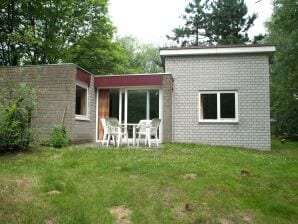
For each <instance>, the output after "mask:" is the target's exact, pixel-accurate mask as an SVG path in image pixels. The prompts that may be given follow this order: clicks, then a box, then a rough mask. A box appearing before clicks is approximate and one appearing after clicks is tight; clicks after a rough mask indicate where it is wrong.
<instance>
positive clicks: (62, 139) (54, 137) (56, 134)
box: [43, 125, 70, 148]
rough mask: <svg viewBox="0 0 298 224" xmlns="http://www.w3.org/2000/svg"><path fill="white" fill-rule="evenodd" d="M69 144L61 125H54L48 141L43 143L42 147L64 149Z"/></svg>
mask: <svg viewBox="0 0 298 224" xmlns="http://www.w3.org/2000/svg"><path fill="white" fill-rule="evenodd" d="M69 144H70V139H69V138H68V136H67V134H66V130H65V127H64V126H63V125H56V126H55V127H54V129H53V131H52V134H51V137H50V139H49V140H47V141H46V142H44V143H43V145H46V146H53V147H55V148H62V147H66V146H68V145H69Z"/></svg>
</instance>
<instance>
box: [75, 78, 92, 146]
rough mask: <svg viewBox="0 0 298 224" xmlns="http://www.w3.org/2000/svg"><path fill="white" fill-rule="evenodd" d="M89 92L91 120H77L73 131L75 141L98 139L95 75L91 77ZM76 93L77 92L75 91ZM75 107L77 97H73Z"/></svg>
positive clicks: (82, 141)
mask: <svg viewBox="0 0 298 224" xmlns="http://www.w3.org/2000/svg"><path fill="white" fill-rule="evenodd" d="M88 92H89V102H88V104H89V116H88V117H89V120H87V121H84V120H77V119H76V120H75V122H74V131H73V142H74V143H84V142H95V141H96V96H95V89H94V77H93V76H92V77H91V81H90V86H89V89H88ZM74 94H75V92H74ZM72 107H73V108H75V98H74V99H73V106H72Z"/></svg>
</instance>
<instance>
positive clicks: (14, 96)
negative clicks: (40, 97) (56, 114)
mask: <svg viewBox="0 0 298 224" xmlns="http://www.w3.org/2000/svg"><path fill="white" fill-rule="evenodd" d="M3 84H4V82H3ZM5 84H6V85H4V87H2V88H1V89H0V151H14V150H23V149H27V148H28V146H29V145H30V143H31V141H32V140H33V139H32V135H31V130H30V123H31V116H32V114H33V112H34V110H35V108H36V93H35V90H34V89H33V88H31V87H30V86H29V85H27V84H25V83H12V82H11V81H7V82H6V83H5Z"/></svg>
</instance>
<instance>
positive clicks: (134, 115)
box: [127, 90, 147, 123]
mask: <svg viewBox="0 0 298 224" xmlns="http://www.w3.org/2000/svg"><path fill="white" fill-rule="evenodd" d="M127 94H128V95H127V98H128V102H127V122H128V123H138V122H139V121H140V120H144V119H146V102H147V90H128V92H127Z"/></svg>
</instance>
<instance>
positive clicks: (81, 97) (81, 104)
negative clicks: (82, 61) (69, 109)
mask: <svg viewBox="0 0 298 224" xmlns="http://www.w3.org/2000/svg"><path fill="white" fill-rule="evenodd" d="M87 117H88V88H85V87H83V86H80V85H76V118H85V119H86V118H87Z"/></svg>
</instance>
